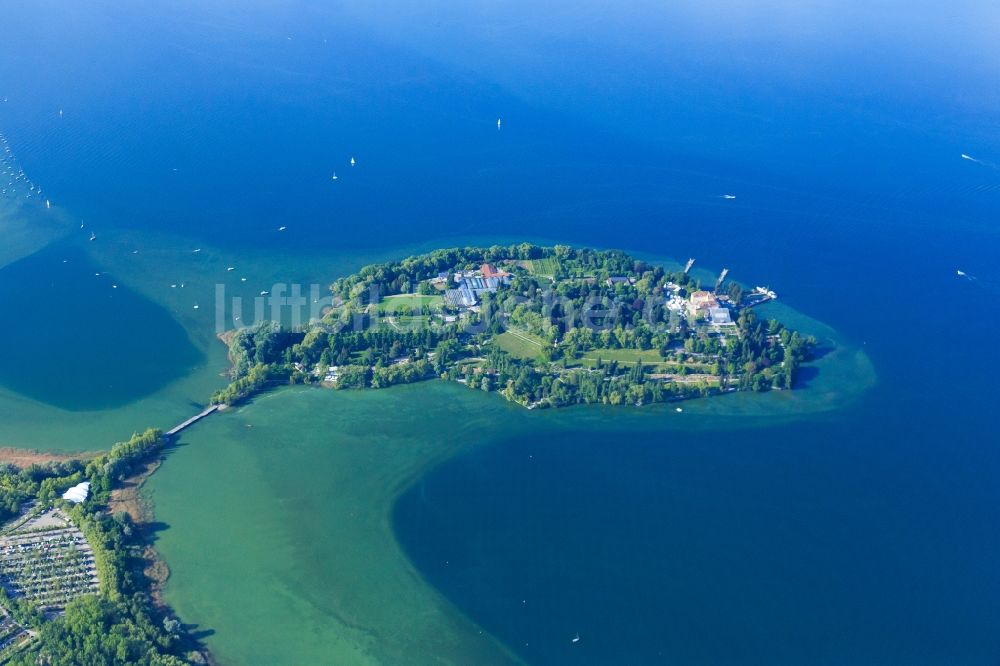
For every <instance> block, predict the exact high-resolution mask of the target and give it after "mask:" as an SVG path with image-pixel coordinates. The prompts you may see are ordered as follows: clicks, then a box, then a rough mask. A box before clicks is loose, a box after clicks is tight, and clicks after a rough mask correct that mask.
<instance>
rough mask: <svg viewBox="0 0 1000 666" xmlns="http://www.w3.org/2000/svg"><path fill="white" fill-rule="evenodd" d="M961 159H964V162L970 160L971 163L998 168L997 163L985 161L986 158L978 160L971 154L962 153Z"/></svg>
mask: <svg viewBox="0 0 1000 666" xmlns="http://www.w3.org/2000/svg"><path fill="white" fill-rule="evenodd" d="M962 159H963V160H965V161H966V162H972V163H973V164H978V165H980V166H984V167H989V168H991V169H997V168H998V167H997V165H996V164H994V163H993V162H987V161H986V160H980V159H977V158H975V157H973V156H972V155H967V154H966V153H962Z"/></svg>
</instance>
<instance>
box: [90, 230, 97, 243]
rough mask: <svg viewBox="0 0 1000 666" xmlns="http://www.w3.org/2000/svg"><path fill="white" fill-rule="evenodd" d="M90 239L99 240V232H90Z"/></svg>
mask: <svg viewBox="0 0 1000 666" xmlns="http://www.w3.org/2000/svg"><path fill="white" fill-rule="evenodd" d="M90 240H92V241H95V240H97V234H95V233H94V232H93V231H91V232H90Z"/></svg>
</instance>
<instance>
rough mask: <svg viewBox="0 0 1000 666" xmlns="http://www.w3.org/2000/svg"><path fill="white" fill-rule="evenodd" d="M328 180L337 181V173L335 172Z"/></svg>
mask: <svg viewBox="0 0 1000 666" xmlns="http://www.w3.org/2000/svg"><path fill="white" fill-rule="evenodd" d="M330 180H337V173H336V172H334V174H333V175H332V176H330Z"/></svg>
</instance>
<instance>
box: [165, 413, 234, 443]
mask: <svg viewBox="0 0 1000 666" xmlns="http://www.w3.org/2000/svg"><path fill="white" fill-rule="evenodd" d="M220 407H222V405H209V406H208V407H206V408H205V409H204V410H202V411H201V412H199V413H198V414H195V415H194V416H192V417H191V418H189V419H188V420H187V421H185V422H184V423H180V424H178V425H175V426H174V427H173V428H171V429H170V430H168V431H167V434H166V436H167V437H173V436H174V435H177V434H180V432H181V431H182V430H184V429H185V428H189V427H191V426H193V425H194V424H195V423H197V422H198V421H201V420H202V419H203V418H205V417H206V416H208V415H209V414H212V413H214V412H216V411H218V410H219V408H220Z"/></svg>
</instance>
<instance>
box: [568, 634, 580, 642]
mask: <svg viewBox="0 0 1000 666" xmlns="http://www.w3.org/2000/svg"><path fill="white" fill-rule="evenodd" d="M570 642H571V643H579V642H580V634H577V635H576V636H574V637H573V640H572V641H570Z"/></svg>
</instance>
